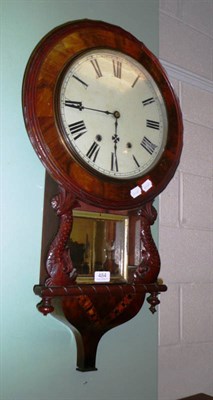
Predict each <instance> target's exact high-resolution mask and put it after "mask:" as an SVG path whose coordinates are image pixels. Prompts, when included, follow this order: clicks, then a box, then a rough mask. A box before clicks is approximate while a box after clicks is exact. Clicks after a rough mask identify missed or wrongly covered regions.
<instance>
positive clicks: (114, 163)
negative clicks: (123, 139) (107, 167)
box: [111, 113, 120, 172]
mask: <svg viewBox="0 0 213 400" xmlns="http://www.w3.org/2000/svg"><path fill="white" fill-rule="evenodd" d="M113 114H114V116H115V113H113ZM115 118H116V119H115V134H114V135H113V136H112V140H113V142H114V152H113V153H111V171H116V172H118V158H117V143H118V142H119V140H120V138H119V136H118V118H119V117H117V116H115Z"/></svg>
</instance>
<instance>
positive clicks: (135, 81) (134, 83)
mask: <svg viewBox="0 0 213 400" xmlns="http://www.w3.org/2000/svg"><path fill="white" fill-rule="evenodd" d="M139 78H140V75H138V76H137V78H136V79H135V80H134V82H133V84H132V86H131V87H132V88H133V87H134V86H135V85H136V83H137V81H138V79H139Z"/></svg>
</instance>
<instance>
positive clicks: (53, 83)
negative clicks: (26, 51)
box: [23, 20, 183, 370]
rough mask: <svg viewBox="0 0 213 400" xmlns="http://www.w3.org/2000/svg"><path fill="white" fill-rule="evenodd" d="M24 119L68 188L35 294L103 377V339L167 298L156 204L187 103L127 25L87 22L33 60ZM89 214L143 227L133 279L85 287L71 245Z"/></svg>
mask: <svg viewBox="0 0 213 400" xmlns="http://www.w3.org/2000/svg"><path fill="white" fill-rule="evenodd" d="M23 113H24V119H25V124H26V128H27V132H28V134H29V138H30V140H31V143H32V145H33V147H34V149H35V151H36V152H37V154H38V156H39V158H40V160H41V161H42V163H43V164H44V166H45V168H46V170H47V171H48V173H49V174H50V175H51V176H52V178H53V179H54V181H55V182H57V184H58V187H59V189H58V194H56V196H54V197H53V199H52V207H53V209H54V210H55V211H56V214H57V215H58V217H59V220H60V225H59V229H58V231H57V234H56V236H55V238H54V240H53V241H52V243H51V245H50V246H49V248H48V251H47V258H46V267H45V271H46V272H45V273H42V274H41V277H42V278H41V281H40V285H37V286H35V289H34V290H35V292H36V294H39V295H40V296H41V297H42V301H41V303H40V304H39V310H40V311H41V312H43V313H44V314H47V313H48V312H52V313H54V314H55V316H56V317H58V318H59V314H60V315H61V313H62V314H63V315H64V316H65V318H66V319H67V320H68V321H69V323H70V324H72V325H74V326H75V328H77V330H78V332H80V336H81V341H80V342H81V345H79V346H80V347H81V351H80V350H79V354H80V353H81V354H83V356H81V357H80V355H79V358H78V361H77V364H78V368H79V369H80V370H88V369H95V354H96V349H97V345H98V342H99V340H100V338H101V336H102V335H103V334H104V333H105V332H106V331H107V330H109V329H111V328H113V327H114V326H116V325H119V324H120V323H123V322H125V321H127V320H128V319H130V318H132V317H133V316H134V315H135V314H136V313H137V312H138V311H139V309H140V308H141V306H142V304H143V301H144V298H145V294H146V293H150V296H149V302H150V304H151V310H152V311H154V310H155V305H156V304H157V303H158V302H159V300H158V299H157V295H158V293H159V292H160V291H164V290H166V286H165V285H160V284H159V283H158V282H157V277H158V274H159V270H160V258H159V254H158V251H157V248H156V246H155V244H154V241H153V239H152V236H151V230H150V226H151V225H152V224H153V223H154V221H155V219H156V217H157V213H156V210H155V209H154V207H153V205H152V202H153V200H154V198H155V197H156V196H157V195H158V194H159V193H160V192H162V190H164V189H165V187H166V186H167V184H168V183H169V181H170V180H171V179H172V177H173V175H174V173H175V171H176V168H177V166H178V163H179V159H180V155H181V150H182V130H183V128H182V116H181V111H180V107H179V103H178V101H177V99H176V96H175V94H174V91H173V89H172V87H171V84H170V82H169V80H168V78H167V76H166V73H165V71H164V70H163V68H162V66H161V64H160V63H159V61H158V60H157V58H156V57H155V56H154V55H153V54H152V53H151V52H150V51H149V50H148V49H147V47H146V46H145V45H144V44H143V43H141V42H140V41H139V40H138V39H136V38H135V37H134V36H132V35H131V34H130V33H128V32H126V31H125V30H123V29H122V28H120V27H118V26H114V25H111V24H108V23H105V22H101V21H92V20H80V21H73V22H69V23H67V24H64V25H62V26H59V27H57V28H56V29H54V30H53V31H51V32H50V33H49V34H47V35H46V36H45V37H44V38H43V39H42V40H41V41H40V43H39V44H38V45H37V47H36V48H35V50H34V51H33V53H32V55H31V57H30V59H29V62H28V65H27V68H26V72H25V76H24V82H23ZM82 204H83V206H82ZM85 205H89V207H93V211H94V210H96V211H98V212H99V213H100V210H102V211H105V213H112V215H113V214H116V212H117V211H118V212H119V213H121V214H125V215H127V216H128V217H129V218H130V217H132V218H133V219H134V218H140V224H141V227H140V240H141V259H140V262H139V264H138V265H137V267H136V268H135V271H134V274H133V276H132V278H131V279H126V280H124V281H123V280H122V279H120V280H119V279H118V282H116V280H114V281H111V278H109V282H108V283H107V284H106V283H103V282H101V283H97V282H95V281H93V282H92V283H91V282H89V283H88V282H87V283H85V284H82V283H81V284H79V282H78V271H77V270H76V268H75V267H74V263H73V260H72V251H73V250H72V249H71V250H70V248H69V247H68V241H69V240H70V235H71V232H72V226H73V211H74V210H76V209H77V210H81V208H82V207H83V208H84V209H85ZM111 225H112V224H111ZM111 235H112V234H111ZM113 240H114V238H113ZM72 248H73V247H72ZM112 248H113V244H112ZM108 253H109V251H108ZM111 253H112V251H111ZM73 258H74V252H73ZM108 261H109V260H108ZM111 263H112V262H111ZM106 264H107V263H105V265H106ZM107 265H109V262H108V264H107ZM114 265H117V264H116V263H115V262H114ZM107 276H108V277H109V275H107ZM59 308H60V313H59V311H58V309H59ZM103 310H104V311H103ZM88 343H90V344H89V345H88ZM80 347H79V348H80Z"/></svg>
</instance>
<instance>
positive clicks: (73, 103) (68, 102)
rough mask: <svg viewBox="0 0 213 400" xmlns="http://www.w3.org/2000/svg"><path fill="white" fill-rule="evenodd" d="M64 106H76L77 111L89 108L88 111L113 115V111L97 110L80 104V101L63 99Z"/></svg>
mask: <svg viewBox="0 0 213 400" xmlns="http://www.w3.org/2000/svg"><path fill="white" fill-rule="evenodd" d="M65 106H67V107H71V108H76V109H77V110H79V111H82V110H89V111H96V112H100V113H104V114H107V115H114V113H112V112H110V111H106V110H99V109H97V108H91V107H85V106H83V105H82V102H81V101H72V100H65Z"/></svg>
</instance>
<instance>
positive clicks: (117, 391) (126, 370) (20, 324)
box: [0, 0, 158, 400]
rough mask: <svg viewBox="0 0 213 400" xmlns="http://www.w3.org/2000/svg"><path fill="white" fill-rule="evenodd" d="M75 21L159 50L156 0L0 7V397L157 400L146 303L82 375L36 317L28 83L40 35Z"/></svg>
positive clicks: (35, 211) (16, 2) (61, 340)
mask: <svg viewBox="0 0 213 400" xmlns="http://www.w3.org/2000/svg"><path fill="white" fill-rule="evenodd" d="M79 18H92V19H101V20H105V21H107V22H111V23H115V24H117V25H120V26H122V27H123V28H125V29H127V30H129V31H131V32H132V33H133V34H134V35H136V36H137V37H138V38H140V39H141V40H142V41H144V43H145V44H146V45H147V46H148V47H150V49H151V50H152V51H153V52H154V53H155V54H157V51H158V0H131V1H126V0H70V1H65V0H61V1H60V0H57V1H56V0H26V1H24V0H2V2H1V29H2V33H1V38H2V41H1V42H2V45H3V48H2V50H1V56H2V57H1V62H2V66H1V72H2V74H1V75H2V96H1V99H2V107H1V108H2V116H1V139H2V144H1V150H2V154H1V156H2V168H1V172H2V185H1V186H2V206H1V210H2V219H1V226H2V238H1V245H2V249H1V267H2V274H1V296H2V302H1V303H2V313H1V319H2V320H1V338H2V340H1V344H2V346H1V362H2V368H1V381H2V382H1V397H0V398H1V400H59V399H60V400H68V399H69V400H82V399H84V398H85V399H87V400H130V399H132V400H156V399H157V316H152V315H151V313H150V312H149V311H148V305H147V304H146V305H145V307H144V308H143V309H142V311H141V312H140V313H139V314H138V315H137V316H136V317H135V318H134V319H133V320H132V321H129V322H128V323H126V324H125V325H123V326H120V327H118V328H117V329H114V330H112V331H111V332H109V333H107V334H106V335H105V336H104V337H103V339H102V340H101V342H100V344H99V349H98V355H97V366H98V371H97V372H90V373H80V372H77V371H76V370H75V362H76V347H75V341H74V339H73V336H72V334H71V333H70V331H69V330H68V328H67V327H65V326H63V325H62V324H60V323H59V322H57V321H56V320H55V319H54V318H52V317H51V316H48V317H43V316H42V315H41V314H39V313H38V312H37V310H36V303H37V302H38V300H39V299H38V298H36V297H35V295H34V294H33V291H32V288H33V285H34V284H35V283H38V279H39V264H40V248H41V228H42V207H43V192H44V168H43V167H42V165H41V163H40V162H39V160H38V159H37V157H36V155H35V153H34V151H33V148H32V146H31V144H30V142H29V140H28V137H27V134H26V131H25V127H24V123H23V118H22V108H21V86H22V78H23V73H24V69H25V65H26V63H27V60H28V58H29V55H30V53H31V51H32V50H33V48H34V46H35V45H36V44H37V42H38V41H39V40H40V39H41V38H42V36H43V35H45V34H46V33H47V32H48V31H49V30H51V29H52V28H53V27H55V26H57V25H59V24H61V23H64V22H66V21H68V20H73V19H79ZM155 235H156V232H155Z"/></svg>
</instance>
